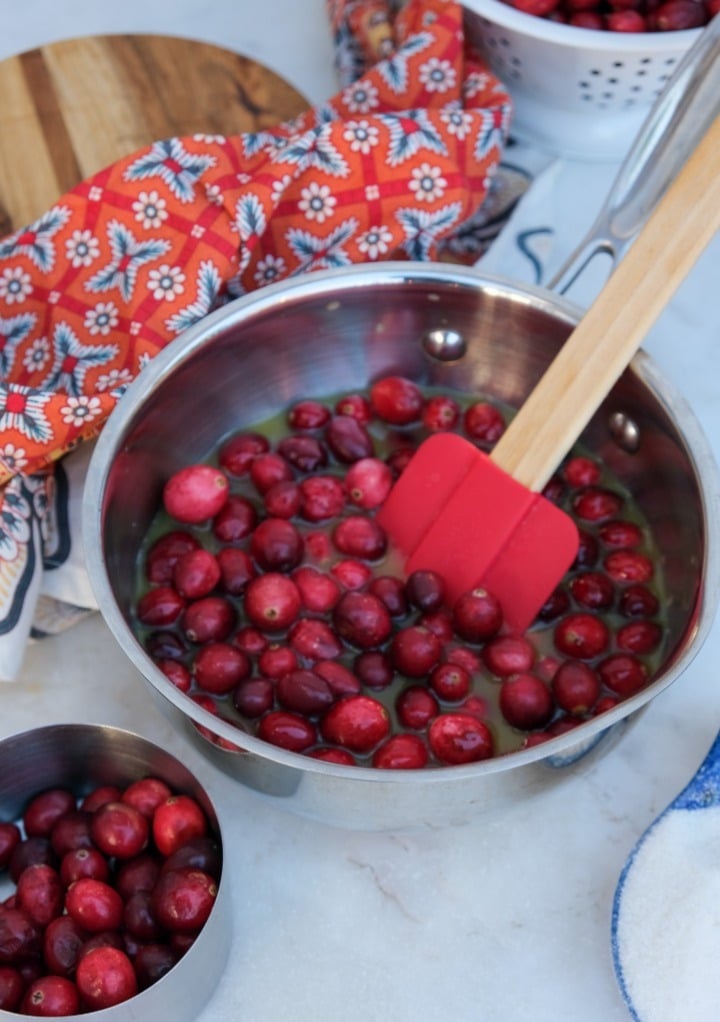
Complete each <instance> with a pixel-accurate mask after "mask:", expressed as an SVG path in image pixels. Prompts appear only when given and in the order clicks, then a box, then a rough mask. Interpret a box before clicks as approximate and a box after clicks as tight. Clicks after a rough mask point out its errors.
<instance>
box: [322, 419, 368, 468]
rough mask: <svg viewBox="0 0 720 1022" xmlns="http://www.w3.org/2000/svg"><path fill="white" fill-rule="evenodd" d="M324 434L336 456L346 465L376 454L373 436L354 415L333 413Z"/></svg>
mask: <svg viewBox="0 0 720 1022" xmlns="http://www.w3.org/2000/svg"><path fill="white" fill-rule="evenodd" d="M324 435H325V442H326V443H327V445H328V447H329V448H330V450H331V451H332V453H333V454H334V456H335V457H336V458H337V460H338V461H341V462H342V463H343V464H345V465H350V464H352V463H353V462H354V461H360V459H361V458H372V457H373V456H374V453H375V449H374V444H373V439H372V437H371V436H370V434H369V433H368V431H367V428H366V427H365V426H364V425H363V423H362V422H359V421H358V420H357V419H355V418H353V416H352V415H333V417H332V418H331V419H330V422H329V423H328V424H327V426H326V427H325V434H324Z"/></svg>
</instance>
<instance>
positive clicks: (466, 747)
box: [428, 713, 494, 766]
mask: <svg viewBox="0 0 720 1022" xmlns="http://www.w3.org/2000/svg"><path fill="white" fill-rule="evenodd" d="M428 742H429V744H430V750H431V752H432V753H433V755H434V756H435V758H436V759H437V760H439V761H440V762H441V763H446V764H448V765H450V766H456V765H460V764H462V763H476V762H478V761H479V760H483V759H488V758H489V757H491V756H492V754H493V749H494V743H493V737H492V732H491V731H490V728H489V727H488V726H487V724H486V723H485V722H484V721H482V720H478V719H477V717H473V716H471V715H470V714H468V713H443V714H441V715H440V716H439V717H435V718H434V720H432V721H431V722H430V725H429V727H428Z"/></svg>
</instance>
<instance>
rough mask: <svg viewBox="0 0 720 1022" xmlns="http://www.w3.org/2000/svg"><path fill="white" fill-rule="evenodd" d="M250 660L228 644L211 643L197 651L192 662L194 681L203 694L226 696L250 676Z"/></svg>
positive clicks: (239, 650)
mask: <svg viewBox="0 0 720 1022" xmlns="http://www.w3.org/2000/svg"><path fill="white" fill-rule="evenodd" d="M251 666H252V665H251V663H250V658H249V657H248V656H247V654H246V653H243V651H242V650H241V649H238V648H237V647H236V646H232V645H230V643H228V642H211V643H209V644H208V645H207V646H203V648H202V649H200V650H198V652H197V655H196V656H195V660H194V662H193V672H194V674H195V681H196V682H197V683H198V685H199V686H200V688H201V689H203V691H205V692H211V693H212V694H213V695H219V696H222V695H227V693H228V692H231V691H232V690H233V689H234V688H235V686H236V685H238V684H239V683H240V682H241V681H243V679H244V678H247V676H248V675H249V674H250V670H251Z"/></svg>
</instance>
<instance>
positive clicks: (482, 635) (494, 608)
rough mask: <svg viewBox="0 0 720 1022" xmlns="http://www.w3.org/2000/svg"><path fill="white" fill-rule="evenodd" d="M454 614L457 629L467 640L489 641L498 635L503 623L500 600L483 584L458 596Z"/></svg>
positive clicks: (454, 623)
mask: <svg viewBox="0 0 720 1022" xmlns="http://www.w3.org/2000/svg"><path fill="white" fill-rule="evenodd" d="M452 616H453V626H454V628H455V631H456V632H457V634H458V635H459V636H460V638H462V639H465V640H466V641H467V642H487V640H488V639H492V638H493V636H495V635H497V633H498V632H499V631H500V628H501V626H502V623H503V613H502V607H501V606H500V601H499V600H498V598H497V597H496V596H495V594H494V593H490V592H488V591H487V589H483V588H482V587H481V586H477V587H476V588H475V589H471V590H469V592H466V593H463V594H462V595H461V596H460V597H458V599H457V600H456V601H455V603H454V605H453V608H452Z"/></svg>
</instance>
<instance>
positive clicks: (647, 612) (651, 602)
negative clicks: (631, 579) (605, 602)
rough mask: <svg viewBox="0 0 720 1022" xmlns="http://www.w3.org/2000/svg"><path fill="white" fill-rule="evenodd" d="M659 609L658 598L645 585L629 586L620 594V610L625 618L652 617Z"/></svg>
mask: <svg viewBox="0 0 720 1022" xmlns="http://www.w3.org/2000/svg"><path fill="white" fill-rule="evenodd" d="M659 609H660V604H659V601H658V598H657V596H655V594H654V593H652V592H650V590H649V589H647V588H646V587H645V586H643V585H629V586H628V587H627V588H626V589H623V591H622V592H621V594H620V599H619V601H618V610H619V611H620V613H621V614H622V616H623V617H652V616H653V615H654V614H657V612H658V610H659Z"/></svg>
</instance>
